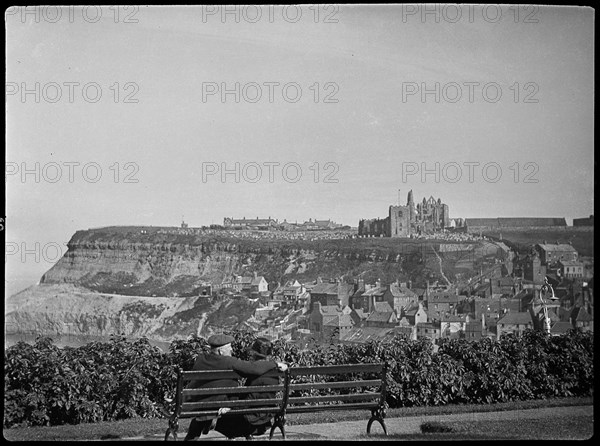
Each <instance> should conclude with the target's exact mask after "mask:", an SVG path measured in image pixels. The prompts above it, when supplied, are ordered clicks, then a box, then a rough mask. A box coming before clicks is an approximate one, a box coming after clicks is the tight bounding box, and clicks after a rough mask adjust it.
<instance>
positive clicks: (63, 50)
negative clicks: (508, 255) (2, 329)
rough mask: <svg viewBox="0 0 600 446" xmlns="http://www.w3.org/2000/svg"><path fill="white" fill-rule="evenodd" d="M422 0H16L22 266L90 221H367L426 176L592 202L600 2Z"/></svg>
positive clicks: (578, 208)
mask: <svg viewBox="0 0 600 446" xmlns="http://www.w3.org/2000/svg"><path fill="white" fill-rule="evenodd" d="M427 8H429V9H425V6H424V5H415V6H411V5H404V6H400V5H398V6H394V5H380V6H377V5H369V6H359V5H354V6H339V5H338V6H329V7H325V6H323V5H320V6H312V7H309V6H302V7H301V9H300V8H295V7H286V8H285V9H284V8H280V7H267V6H263V7H262V11H261V14H260V16H259V15H257V14H258V10H257V8H242V7H240V6H238V7H235V8H234V7H231V10H226V9H224V8H223V7H206V6H204V7H160V8H159V7H149V8H145V7H131V8H124V7H119V8H117V7H112V9H109V8H103V9H101V10H99V9H96V8H95V7H88V8H87V9H82V8H75V7H70V8H64V9H62V10H61V11H60V15H59V13H58V10H57V9H56V8H41V7H37V9H35V8H33V9H29V8H28V10H26V11H24V10H23V9H21V8H11V9H9V10H8V11H7V14H6V22H5V23H6V41H7V44H6V82H7V84H6V111H7V115H6V116H7V117H6V123H7V132H6V135H7V152H6V163H7V164H6V172H7V177H6V178H7V179H6V189H7V192H6V203H7V205H6V212H5V214H6V216H7V222H6V241H7V243H9V244H10V245H7V251H9V252H10V254H9V255H8V256H7V257H6V259H7V260H6V263H5V266H6V273H7V279H8V280H9V281H10V280H17V279H19V278H25V277H26V278H27V280H31V278H32V277H33V281H34V282H35V280H37V279H39V277H40V276H41V275H42V274H43V272H44V271H46V270H47V269H48V268H49V267H50V266H51V264H52V263H54V261H55V260H56V257H57V254H56V249H55V246H56V245H61V246H63V252H62V253H64V252H65V251H66V247H64V244H65V243H66V242H67V241H68V240H69V239H70V237H71V236H72V235H73V233H74V232H75V231H76V230H78V229H87V228H91V227H100V226H108V225H156V226H158V225H170V226H175V225H179V224H180V222H181V219H182V216H184V218H185V221H186V222H188V223H189V225H190V226H201V225H207V224H211V223H222V222H223V217H225V216H229V217H234V218H241V217H244V216H245V217H247V218H256V217H261V218H266V217H268V216H271V217H273V218H277V219H279V220H283V219H284V218H286V219H287V220H288V221H296V220H297V221H305V220H308V219H309V218H313V219H314V218H317V219H328V218H331V219H332V220H334V221H336V222H339V223H344V224H349V225H352V226H356V225H357V224H358V220H359V219H360V218H373V217H384V216H386V215H387V208H388V206H389V205H390V204H396V203H397V202H398V197H399V195H400V198H401V201H402V204H404V202H405V200H406V195H407V193H408V191H409V190H410V189H412V190H413V191H414V196H415V199H416V200H422V198H423V197H427V198H428V197H429V196H431V195H433V196H434V197H435V198H438V197H440V198H441V199H442V201H443V202H445V203H446V204H448V205H449V207H450V215H451V217H497V216H532V217H535V216H545V217H554V216H556V217H565V218H567V221H568V222H569V224H570V223H571V219H572V218H578V217H586V216H588V215H590V214H593V183H594V181H593V179H594V155H593V111H594V110H593V98H594V71H593V68H594V60H593V56H594V47H593V42H594V11H593V10H592V9H590V8H575V7H531V6H530V7H525V6H520V7H516V6H513V7H510V8H509V7H508V6H503V7H497V6H490V7H486V8H482V7H475V6H473V5H469V6H463V7H462V9H461V10H460V15H458V13H459V10H458V8H457V7H455V6H452V5H433V4H432V5H429V6H428V7H427ZM236 20H237V21H236ZM236 86H237V91H236ZM224 90H225V94H224V95H222V94H221V93H223V91H224ZM423 92H425V94H424V95H423V94H422V93H423ZM236 163H239V164H237V165H236ZM436 163H437V164H436ZM236 166H239V169H237V172H236ZM223 168H225V169H227V172H226V174H225V176H224V177H222V176H221V173H222V170H223ZM257 168H260V171H259V170H258V169H257ZM216 169H218V171H217V170H216ZM423 169H426V173H425V175H424V176H422V175H421V174H422V173H423ZM458 169H460V171H459V170H458ZM259 173H260V174H261V175H260V176H259ZM236 177H237V178H236ZM236 180H237V182H236ZM398 190H400V193H399V192H398ZM36 243H38V244H39V245H37V246H39V248H36ZM36 249H37V251H38V253H39V255H40V258H39V260H38V259H36V258H35V254H26V255H24V256H23V255H22V254H23V250H29V251H31V252H34V251H35V250H36ZM16 250H18V251H16ZM62 253H61V254H62ZM10 285H11V284H10V282H7V286H10Z"/></svg>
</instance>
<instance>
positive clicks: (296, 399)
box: [288, 392, 380, 404]
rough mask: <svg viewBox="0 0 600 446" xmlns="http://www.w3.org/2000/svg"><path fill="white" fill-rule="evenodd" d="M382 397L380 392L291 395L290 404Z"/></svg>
mask: <svg viewBox="0 0 600 446" xmlns="http://www.w3.org/2000/svg"><path fill="white" fill-rule="evenodd" d="M379 397H380V394H379V393H375V392H369V393H355V394H352V395H322V396H298V397H290V398H289V399H288V404H301V403H322V402H326V401H355V400H374V399H377V398H379Z"/></svg>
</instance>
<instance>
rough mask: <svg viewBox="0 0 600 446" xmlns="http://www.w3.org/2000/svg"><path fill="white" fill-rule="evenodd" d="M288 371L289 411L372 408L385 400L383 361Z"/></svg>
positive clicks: (291, 369) (297, 368)
mask: <svg viewBox="0 0 600 446" xmlns="http://www.w3.org/2000/svg"><path fill="white" fill-rule="evenodd" d="M289 372H290V373H289V375H290V378H291V381H292V382H290V384H289V386H288V398H287V401H286V412H288V413H298V412H314V411H322V410H336V409H351V408H355V409H359V408H366V409H374V408H377V407H379V406H380V405H382V404H384V403H385V393H386V390H387V385H386V379H385V375H386V368H385V364H383V363H374V364H343V365H333V366H312V367H293V368H290V369H289Z"/></svg>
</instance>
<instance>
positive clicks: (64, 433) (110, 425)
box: [3, 397, 593, 441]
mask: <svg viewBox="0 0 600 446" xmlns="http://www.w3.org/2000/svg"><path fill="white" fill-rule="evenodd" d="M591 404H593V398H591V397H590V398H561V399H550V400H534V401H519V402H511V403H500V404H492V405H451V406H439V407H409V408H400V409H390V410H388V412H387V418H397V417H412V416H426V415H444V414H460V413H474V412H497V411H503V410H524V409H535V408H542V407H562V406H580V405H591ZM368 415H369V414H368V413H366V412H365V411H364V410H363V411H347V412H346V411H340V412H334V413H331V414H328V413H322V412H321V413H316V414H293V415H288V418H287V424H288V425H306V424H315V423H331V422H336V421H351V420H367V419H368ZM586 418H587V417H584V418H583V419H581V418H577V419H573V418H569V417H566V418H561V419H552V420H529V419H528V420H518V421H516V422H514V423H513V422H511V425H510V429H507V425H506V422H501V421H498V422H496V421H473V420H469V421H464V422H462V421H461V422H452V423H451V424H445V423H443V422H440V423H429V425H428V426H425V427H428V428H429V429H428V430H429V432H424V433H422V434H421V435H414V434H411V435H394V433H393V432H390V435H389V436H388V437H385V439H387V440H411V439H412V440H417V439H418V440H431V439H436V440H438V439H439V440H443V439H448V440H457V439H463V440H464V439H473V440H478V439H499V438H501V439H517V438H518V439H544V438H545V439H554V438H561V439H569V438H577V439H583V438H590V437H591V436H592V435H593V417H592V416H591V415H590V417H589V419H586ZM189 422H190V420H181V421H180V423H179V432H180V435H181V433H182V432H183V433H184V432H186V431H187V429H188V426H189ZM166 428H167V420H166V419H160V418H154V419H144V418H137V419H130V420H123V421H114V422H102V423H90V424H79V425H64V426H52V427H27V428H22V427H19V428H11V429H4V432H3V433H4V438H5V439H7V440H11V441H65V440H68V441H72V440H80V441H81V440H116V439H125V438H132V437H148V436H150V435H152V436H158V435H163V434H164V432H165V430H166ZM368 438H369V437H367V436H366V435H365V437H364V438H362V439H364V440H366V439H368ZM358 439H361V438H358ZM378 439H379V438H378ZM382 439H383V438H382Z"/></svg>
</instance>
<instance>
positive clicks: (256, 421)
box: [245, 376, 279, 426]
mask: <svg viewBox="0 0 600 446" xmlns="http://www.w3.org/2000/svg"><path fill="white" fill-rule="evenodd" d="M278 384H279V378H277V377H276V376H258V377H256V378H254V379H248V381H246V387H251V386H276V385H278ZM247 398H248V399H266V398H275V392H263V393H258V392H257V393H249V394H248V397H247ZM245 417H246V419H247V420H248V422H249V423H250V424H253V425H255V426H258V425H263V424H265V423H268V422H269V421H270V420H271V418H272V415H271V414H267V413H261V414H247V415H245Z"/></svg>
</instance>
